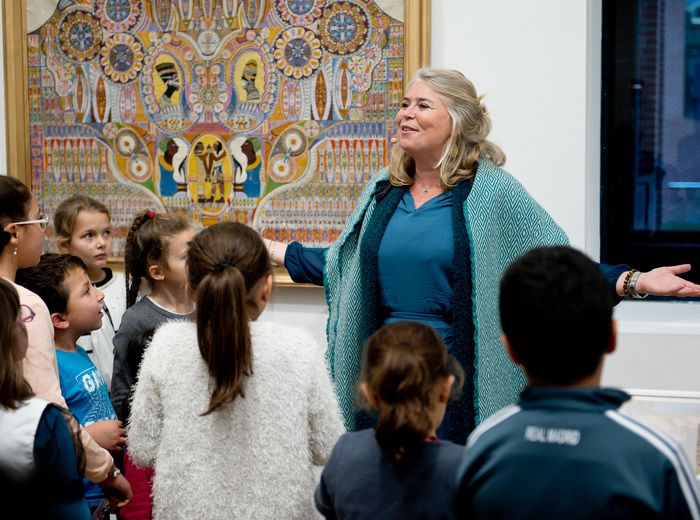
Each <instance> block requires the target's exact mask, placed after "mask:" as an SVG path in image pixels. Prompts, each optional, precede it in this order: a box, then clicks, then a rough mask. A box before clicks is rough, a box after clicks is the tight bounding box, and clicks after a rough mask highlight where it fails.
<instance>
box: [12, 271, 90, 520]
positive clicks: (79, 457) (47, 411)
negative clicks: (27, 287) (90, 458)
mask: <svg viewBox="0 0 700 520" xmlns="http://www.w3.org/2000/svg"><path fill="white" fill-rule="evenodd" d="M35 317H36V313H35V312H34V311H33V310H32V308H31V307H29V306H28V305H26V304H20V300H19V296H18V295H17V291H16V290H15V288H14V287H13V286H12V284H11V283H10V282H8V281H5V280H3V279H0V503H2V505H3V508H5V509H6V510H9V511H15V512H20V511H21V512H22V513H21V515H20V516H22V517H24V518H52V519H54V520H89V518H90V511H89V509H88V506H87V504H86V503H85V501H84V500H83V478H82V477H83V473H84V471H85V452H84V450H83V446H82V444H81V442H80V438H79V433H78V425H77V424H76V423H75V420H74V419H72V416H71V415H70V413H69V412H67V411H66V410H64V409H63V408H60V407H58V406H56V405H53V404H51V403H50V402H48V401H46V400H44V399H40V398H38V397H36V396H35V395H34V393H33V392H32V389H31V387H30V386H29V383H27V380H26V379H25V378H24V375H23V374H22V360H23V359H24V356H25V355H26V353H27V344H28V338H27V328H26V325H27V324H28V323H31V322H32V320H34V318H35Z"/></svg>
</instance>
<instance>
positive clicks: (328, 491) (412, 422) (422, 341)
mask: <svg viewBox="0 0 700 520" xmlns="http://www.w3.org/2000/svg"><path fill="white" fill-rule="evenodd" d="M455 375H456V376H457V379H458V381H457V383H456V384H455V380H456V378H455ZM463 377H464V373H463V371H462V369H461V367H460V366H459V364H458V363H457V362H456V361H455V360H454V359H453V358H451V357H450V356H449V355H448V353H447V350H446V348H445V346H444V344H443V343H442V341H441V340H440V338H439V336H438V335H437V333H436V332H435V330H434V329H432V328H431V327H428V326H427V325H424V324H422V323H417V322H410V321H399V322H395V323H391V324H388V325H384V326H383V327H382V328H381V329H379V330H378V331H377V332H376V333H374V334H373V335H372V336H371V337H370V338H369V339H368V340H367V343H366V344H365V349H364V357H363V361H362V374H361V378H360V391H361V393H362V396H363V397H364V400H365V401H366V402H367V404H368V405H369V406H370V407H371V408H372V409H373V410H375V411H376V412H377V413H378V421H377V424H376V426H375V428H374V430H372V429H368V430H361V431H358V432H351V433H346V434H345V435H343V436H342V437H341V438H340V440H339V441H338V443H337V444H336V445H335V448H333V452H332V454H331V457H330V459H329V460H328V463H327V464H326V466H325V468H324V470H323V474H322V476H321V482H320V483H319V485H318V487H317V488H316V497H315V498H316V508H317V509H318V510H319V512H321V514H322V515H323V516H324V517H325V518H368V519H369V518H382V519H397V520H398V519H406V518H420V519H431V518H434V519H438V518H440V519H448V518H454V508H453V505H452V500H451V491H452V484H453V482H454V478H455V475H456V472H457V467H458V466H459V463H460V461H461V457H462V451H463V449H464V448H463V446H460V445H457V444H453V443H451V442H449V441H440V440H439V439H438V438H437V435H436V432H437V428H438V426H439V425H440V423H441V422H442V419H443V417H444V415H445V407H446V406H447V402H448V401H449V400H450V397H452V396H453V395H455V394H458V391H459V389H460V388H461V385H462V379H463ZM453 389H454V391H453Z"/></svg>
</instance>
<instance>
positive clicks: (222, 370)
mask: <svg viewBox="0 0 700 520" xmlns="http://www.w3.org/2000/svg"><path fill="white" fill-rule="evenodd" d="M271 269H272V267H271V264H270V258H269V256H268V254H267V249H266V248H265V246H264V244H263V242H262V240H261V239H260V237H259V236H258V234H257V233H256V232H255V231H253V230H252V229H251V228H249V227H247V226H245V225H243V224H238V223H232V222H226V223H221V224H216V225H214V226H211V227H209V228H207V229H205V230H204V231H202V232H201V233H199V234H198V235H197V236H195V237H194V239H192V241H191V242H190V249H189V252H188V254H187V272H188V276H189V283H190V288H191V289H192V290H193V292H194V300H195V302H196V303H197V311H196V316H197V318H196V319H197V342H198V344H199V352H200V354H201V355H202V359H204V361H205V363H206V364H207V367H208V368H209V375H210V376H211V378H212V392H211V398H210V400H209V408H208V409H207V410H206V411H205V412H204V413H203V414H202V415H207V414H210V413H211V412H213V411H214V410H216V409H217V408H219V407H220V406H221V405H223V404H225V403H229V402H232V401H233V400H234V399H236V397H238V396H239V395H240V396H241V397H245V381H246V378H248V377H249V376H251V375H252V374H253V353H252V349H251V340H250V330H249V327H248V311H249V310H250V308H251V305H253V301H252V300H251V298H250V290H251V289H252V288H253V287H254V286H255V285H256V284H257V283H258V282H259V281H260V280H261V279H263V278H264V277H265V276H267V275H268V274H270V272H271Z"/></svg>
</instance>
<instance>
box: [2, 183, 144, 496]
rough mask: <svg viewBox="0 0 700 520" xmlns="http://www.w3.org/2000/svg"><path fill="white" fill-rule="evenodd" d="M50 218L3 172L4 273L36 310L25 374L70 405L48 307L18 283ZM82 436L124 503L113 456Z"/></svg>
mask: <svg viewBox="0 0 700 520" xmlns="http://www.w3.org/2000/svg"><path fill="white" fill-rule="evenodd" d="M48 222H49V219H48V218H46V217H45V216H44V215H43V212H42V211H41V208H40V207H39V203H38V202H37V200H36V198H35V197H34V195H32V192H31V191H30V190H29V188H27V187H26V186H25V185H24V184H23V183H22V182H21V181H19V180H17V179H15V178H13V177H9V176H0V277H1V278H4V279H5V280H7V281H8V282H10V283H11V284H12V285H13V287H14V288H15V290H16V291H17V293H18V295H19V300H20V303H22V304H24V305H27V306H28V307H30V308H31V309H32V312H33V313H34V314H35V316H34V318H33V319H32V321H31V322H28V323H27V324H26V329H27V336H28V347H27V354H26V356H25V358H24V360H23V365H22V368H23V373H24V377H25V379H26V380H27V382H28V383H29V385H30V386H31V388H32V390H33V391H34V393H35V394H36V396H37V397H40V398H42V399H45V400H47V401H50V402H53V403H55V404H57V405H59V406H61V407H63V408H67V406H66V401H65V399H64V398H63V395H62V394H61V386H60V383H59V379H58V364H57V361H56V351H55V349H54V341H53V325H52V324H51V317H50V314H49V310H48V308H47V307H46V304H45V303H44V302H43V301H42V299H41V298H40V297H39V296H37V295H36V294H34V293H33V292H32V291H30V290H28V289H26V288H24V287H22V286H20V285H17V284H15V277H16V275H17V270H18V269H19V268H24V267H32V266H35V265H36V264H37V263H39V257H40V256H41V252H42V249H43V243H44V233H45V231H46V227H47V225H48ZM80 440H81V443H82V445H83V447H84V449H85V458H86V465H85V475H86V476H87V477H88V478H89V479H90V480H91V481H92V482H96V483H99V484H100V486H101V487H102V488H103V489H106V490H108V489H114V490H116V491H117V492H118V493H119V494H121V495H123V496H124V497H125V499H124V500H122V501H121V504H125V503H127V502H128V501H129V500H130V498H131V487H130V486H129V483H128V482H127V480H126V479H125V478H124V476H123V475H120V474H116V473H115V471H114V467H115V466H114V460H113V459H112V456H111V455H110V454H109V452H108V451H107V450H105V449H103V448H101V447H100V446H99V445H98V444H97V443H96V442H95V440H94V439H93V438H92V437H91V436H90V434H89V433H88V432H87V431H85V430H84V429H82V428H81V429H80ZM121 504H120V505H121Z"/></svg>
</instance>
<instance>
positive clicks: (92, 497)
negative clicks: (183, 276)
mask: <svg viewBox="0 0 700 520" xmlns="http://www.w3.org/2000/svg"><path fill="white" fill-rule="evenodd" d="M21 282H22V285H24V286H25V287H26V288H27V289H29V290H31V291H33V292H35V293H36V294H38V295H39V296H40V297H41V298H42V299H43V300H44V302H45V303H46V306H47V307H48V309H49V312H50V313H51V321H52V323H53V328H54V340H55V343H56V358H57V361H58V375H59V380H60V383H61V393H62V394H63V397H64V398H65V400H66V404H68V408H69V409H70V411H71V412H72V413H73V415H75V416H76V418H77V419H78V421H79V422H80V425H81V426H83V427H84V428H85V429H86V430H87V431H88V432H89V433H90V435H91V436H92V437H93V438H94V439H95V441H97V443H98V444H99V445H100V446H102V447H103V448H105V449H107V450H110V451H118V450H119V449H121V446H122V445H123V444H124V442H125V440H126V437H125V436H126V431H125V430H124V428H123V427H122V426H123V425H122V423H121V422H120V421H118V420H117V415H116V413H115V412H114V408H113V407H112V403H111V401H110V399H109V393H108V391H107V386H106V384H105V380H104V378H103V377H102V374H101V373H100V371H99V370H98V369H97V368H96V367H95V365H94V364H93V362H92V361H91V360H90V358H89V357H88V355H87V353H86V352H85V350H83V349H82V348H81V347H80V346H79V345H78V344H77V341H78V338H80V337H81V336H83V335H84V334H89V333H90V332H91V331H93V330H96V329H99V328H100V327H101V325H102V300H103V299H104V295H103V294H102V292H100V291H99V290H98V289H97V288H96V287H95V286H94V285H92V283H91V282H90V278H89V277H88V274H87V268H86V267H85V264H84V263H83V261H82V260H81V259H80V258H78V257H77V256H72V255H55V254H46V255H42V257H41V260H40V262H39V264H38V265H37V266H36V267H32V268H29V269H23V270H22V272H21ZM104 498H105V495H104V493H103V492H102V489H101V488H100V486H99V485H98V484H94V483H92V482H90V481H89V480H87V479H85V500H86V501H87V503H88V506H89V507H90V509H91V510H94V509H95V508H96V507H97V506H98V505H99V504H100V502H101V501H102V500H103V499H104Z"/></svg>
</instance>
